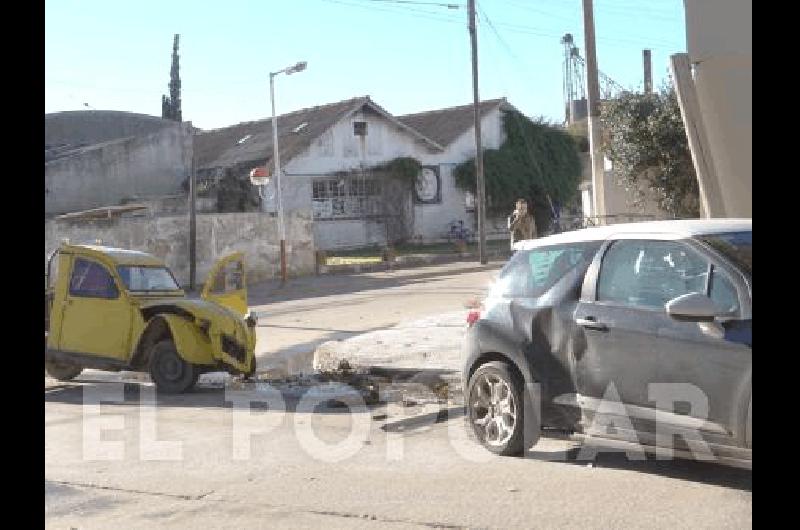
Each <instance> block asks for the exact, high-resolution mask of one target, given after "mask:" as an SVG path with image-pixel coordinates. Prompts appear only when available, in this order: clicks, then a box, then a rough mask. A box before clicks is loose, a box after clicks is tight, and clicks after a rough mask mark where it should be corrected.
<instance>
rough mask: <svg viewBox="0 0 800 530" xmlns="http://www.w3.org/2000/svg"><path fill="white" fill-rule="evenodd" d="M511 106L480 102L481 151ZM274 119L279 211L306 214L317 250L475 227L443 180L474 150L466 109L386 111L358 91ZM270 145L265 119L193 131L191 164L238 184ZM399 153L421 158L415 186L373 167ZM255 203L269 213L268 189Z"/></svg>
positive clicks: (461, 195) (494, 138)
mask: <svg viewBox="0 0 800 530" xmlns="http://www.w3.org/2000/svg"><path fill="white" fill-rule="evenodd" d="M511 108H512V107H511V106H510V105H509V104H508V103H507V102H506V101H505V100H504V99H498V100H491V101H485V102H483V103H482V107H481V112H482V120H483V121H482V124H481V125H482V137H483V145H484V146H485V148H487V149H490V148H498V147H499V146H500V145H501V144H502V142H503V140H504V133H503V127H502V110H504V109H511ZM277 122H278V136H279V141H278V143H279V146H280V155H281V165H282V167H283V176H284V178H283V179H282V180H283V182H282V196H283V204H284V209H285V210H287V211H289V210H292V209H306V210H313V212H314V224H315V227H314V231H315V243H316V246H317V248H319V249H322V250H327V249H334V248H347V247H359V246H365V245H372V244H377V245H382V244H385V243H386V242H387V240H391V241H396V240H409V241H416V242H433V241H440V240H443V239H445V237H446V235H447V232H448V231H449V228H450V225H451V224H453V223H458V221H463V223H464V225H465V226H466V227H468V228H469V229H470V230H473V231H474V230H475V223H474V218H475V214H474V210H473V208H471V207H470V204H469V203H470V198H469V197H468V194H467V193H465V192H464V191H462V190H460V189H458V188H457V187H456V185H455V178H454V176H453V168H454V167H455V166H456V165H457V164H459V163H462V162H464V161H465V160H468V159H470V158H472V157H474V155H475V147H474V133H473V110H472V106H471V105H465V106H461V107H453V108H449V109H442V110H436V111H430V112H423V113H419V114H413V115H408V116H401V117H395V116H392V115H391V114H389V113H388V112H387V111H386V110H384V109H383V108H382V107H380V106H379V105H377V104H376V103H375V102H374V101H372V100H371V99H370V98H369V97H368V96H365V97H358V98H353V99H350V100H346V101H341V102H337V103H332V104H329V105H322V106H318V107H313V108H309V109H303V110H300V111H296V112H292V113H289V114H285V115H283V116H279V117H278V119H277ZM272 150H273V145H272V125H271V120H270V119H266V120H260V121H255V122H248V123H241V124H238V125H234V126H231V127H225V128H222V129H216V130H212V131H205V132H202V133H200V134H199V135H198V136H197V137H196V139H195V161H196V162H195V163H196V168H197V174H198V180H199V181H200V183H201V187H202V185H203V184H213V183H215V182H219V181H220V180H221V179H222V178H223V177H225V175H229V176H231V177H233V178H236V179H239V180H246V179H247V175H248V173H249V171H250V170H251V169H252V168H253V167H256V166H262V165H266V166H270V165H271V164H272ZM400 157H410V158H414V159H416V160H417V161H419V162H420V163H421V164H422V166H423V169H422V171H421V173H420V174H419V175H418V176H417V178H416V182H412V181H408V182H403V181H401V180H398V179H396V178H389V177H388V176H387V172H386V171H380V170H379V166H381V165H382V164H385V163H387V162H389V161H392V160H395V159H397V158H400ZM272 184H273V183H271V185H272ZM250 193H255V191H254V190H251V191H250ZM265 206H266V209H267V211H274V210H275V207H276V204H275V193H274V190H271V192H270V193H268V199H267V201H265ZM504 223H505V221H504V220H503V221H499V220H498V221H497V222H495V223H487V225H488V232H489V234H490V236H491V235H492V233H494V234H495V235H496V236H498V237H507V232H506V230H505V226H504Z"/></svg>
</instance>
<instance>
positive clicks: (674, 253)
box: [597, 239, 739, 314]
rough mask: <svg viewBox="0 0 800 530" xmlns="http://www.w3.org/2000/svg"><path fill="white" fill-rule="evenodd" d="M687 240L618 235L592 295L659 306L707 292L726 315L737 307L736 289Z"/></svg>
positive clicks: (660, 307) (653, 307)
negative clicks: (674, 299) (625, 237)
mask: <svg viewBox="0 0 800 530" xmlns="http://www.w3.org/2000/svg"><path fill="white" fill-rule="evenodd" d="M711 271H712V268H711V267H710V264H709V262H708V261H707V260H706V259H704V258H703V257H702V256H700V255H699V254H697V253H696V252H694V251H693V250H692V249H690V248H689V247H687V246H686V245H684V244H682V243H679V242H676V241H648V240H627V239H625V240H620V241H617V242H615V243H613V244H612V245H611V246H610V247H609V249H608V250H607V251H606V254H605V256H604V257H603V261H602V263H601V265H600V277H599V279H598V282H597V300H598V301H601V302H611V303H617V304H622V305H630V306H636V307H644V308H651V309H663V307H664V305H665V304H666V303H667V302H669V301H670V300H672V299H673V298H676V297H678V296H681V295H683V294H688V293H692V292H699V293H704V294H709V296H710V297H711V300H712V301H713V302H714V304H715V305H716V306H717V308H718V309H719V310H720V312H723V313H725V314H735V313H737V312H738V310H739V302H738V296H737V292H736V288H735V287H734V286H733V284H732V283H731V281H730V279H728V278H727V277H726V276H725V275H724V273H722V272H721V271H719V270H713V276H712V278H711V281H709V272H711Z"/></svg>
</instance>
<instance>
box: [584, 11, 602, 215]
mask: <svg viewBox="0 0 800 530" xmlns="http://www.w3.org/2000/svg"><path fill="white" fill-rule="evenodd" d="M583 33H584V37H585V41H586V99H587V100H588V105H589V148H590V151H591V154H592V195H593V198H594V204H593V205H592V209H593V210H594V211H593V212H592V213H593V214H594V215H596V216H603V215H606V213H607V212H606V204H605V164H604V163H603V153H602V151H601V150H600V142H601V134H600V86H599V84H598V80H597V51H596V50H595V37H594V11H593V8H592V0H583ZM602 220H603V217H600V218H598V221H599V222H600V223H601V224H602V222H603V221H602Z"/></svg>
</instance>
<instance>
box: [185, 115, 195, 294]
mask: <svg viewBox="0 0 800 530" xmlns="http://www.w3.org/2000/svg"><path fill="white" fill-rule="evenodd" d="M187 128H188V131H189V135H190V136H189V155H188V158H189V290H190V291H194V290H195V282H196V280H197V278H196V275H197V209H196V204H197V179H196V176H195V174H194V169H195V167H194V127H192V122H189V123H188V124H187Z"/></svg>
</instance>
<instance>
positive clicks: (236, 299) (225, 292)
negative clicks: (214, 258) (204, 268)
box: [201, 252, 247, 317]
mask: <svg viewBox="0 0 800 530" xmlns="http://www.w3.org/2000/svg"><path fill="white" fill-rule="evenodd" d="M201 296H202V298H203V299H205V300H208V301H210V302H214V303H216V304H219V305H221V306H224V307H227V308H228V309H231V310H232V311H234V312H236V313H238V314H239V315H241V316H242V317H244V316H245V315H246V314H247V280H246V277H245V269H244V254H243V253H241V252H236V253H234V254H231V255H229V256H226V257H224V258H222V259H220V260H219V261H218V262H217V263H216V264H214V267H212V268H211V272H210V273H209V275H208V279H207V280H206V283H205V285H204V286H203V292H202V294H201Z"/></svg>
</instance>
